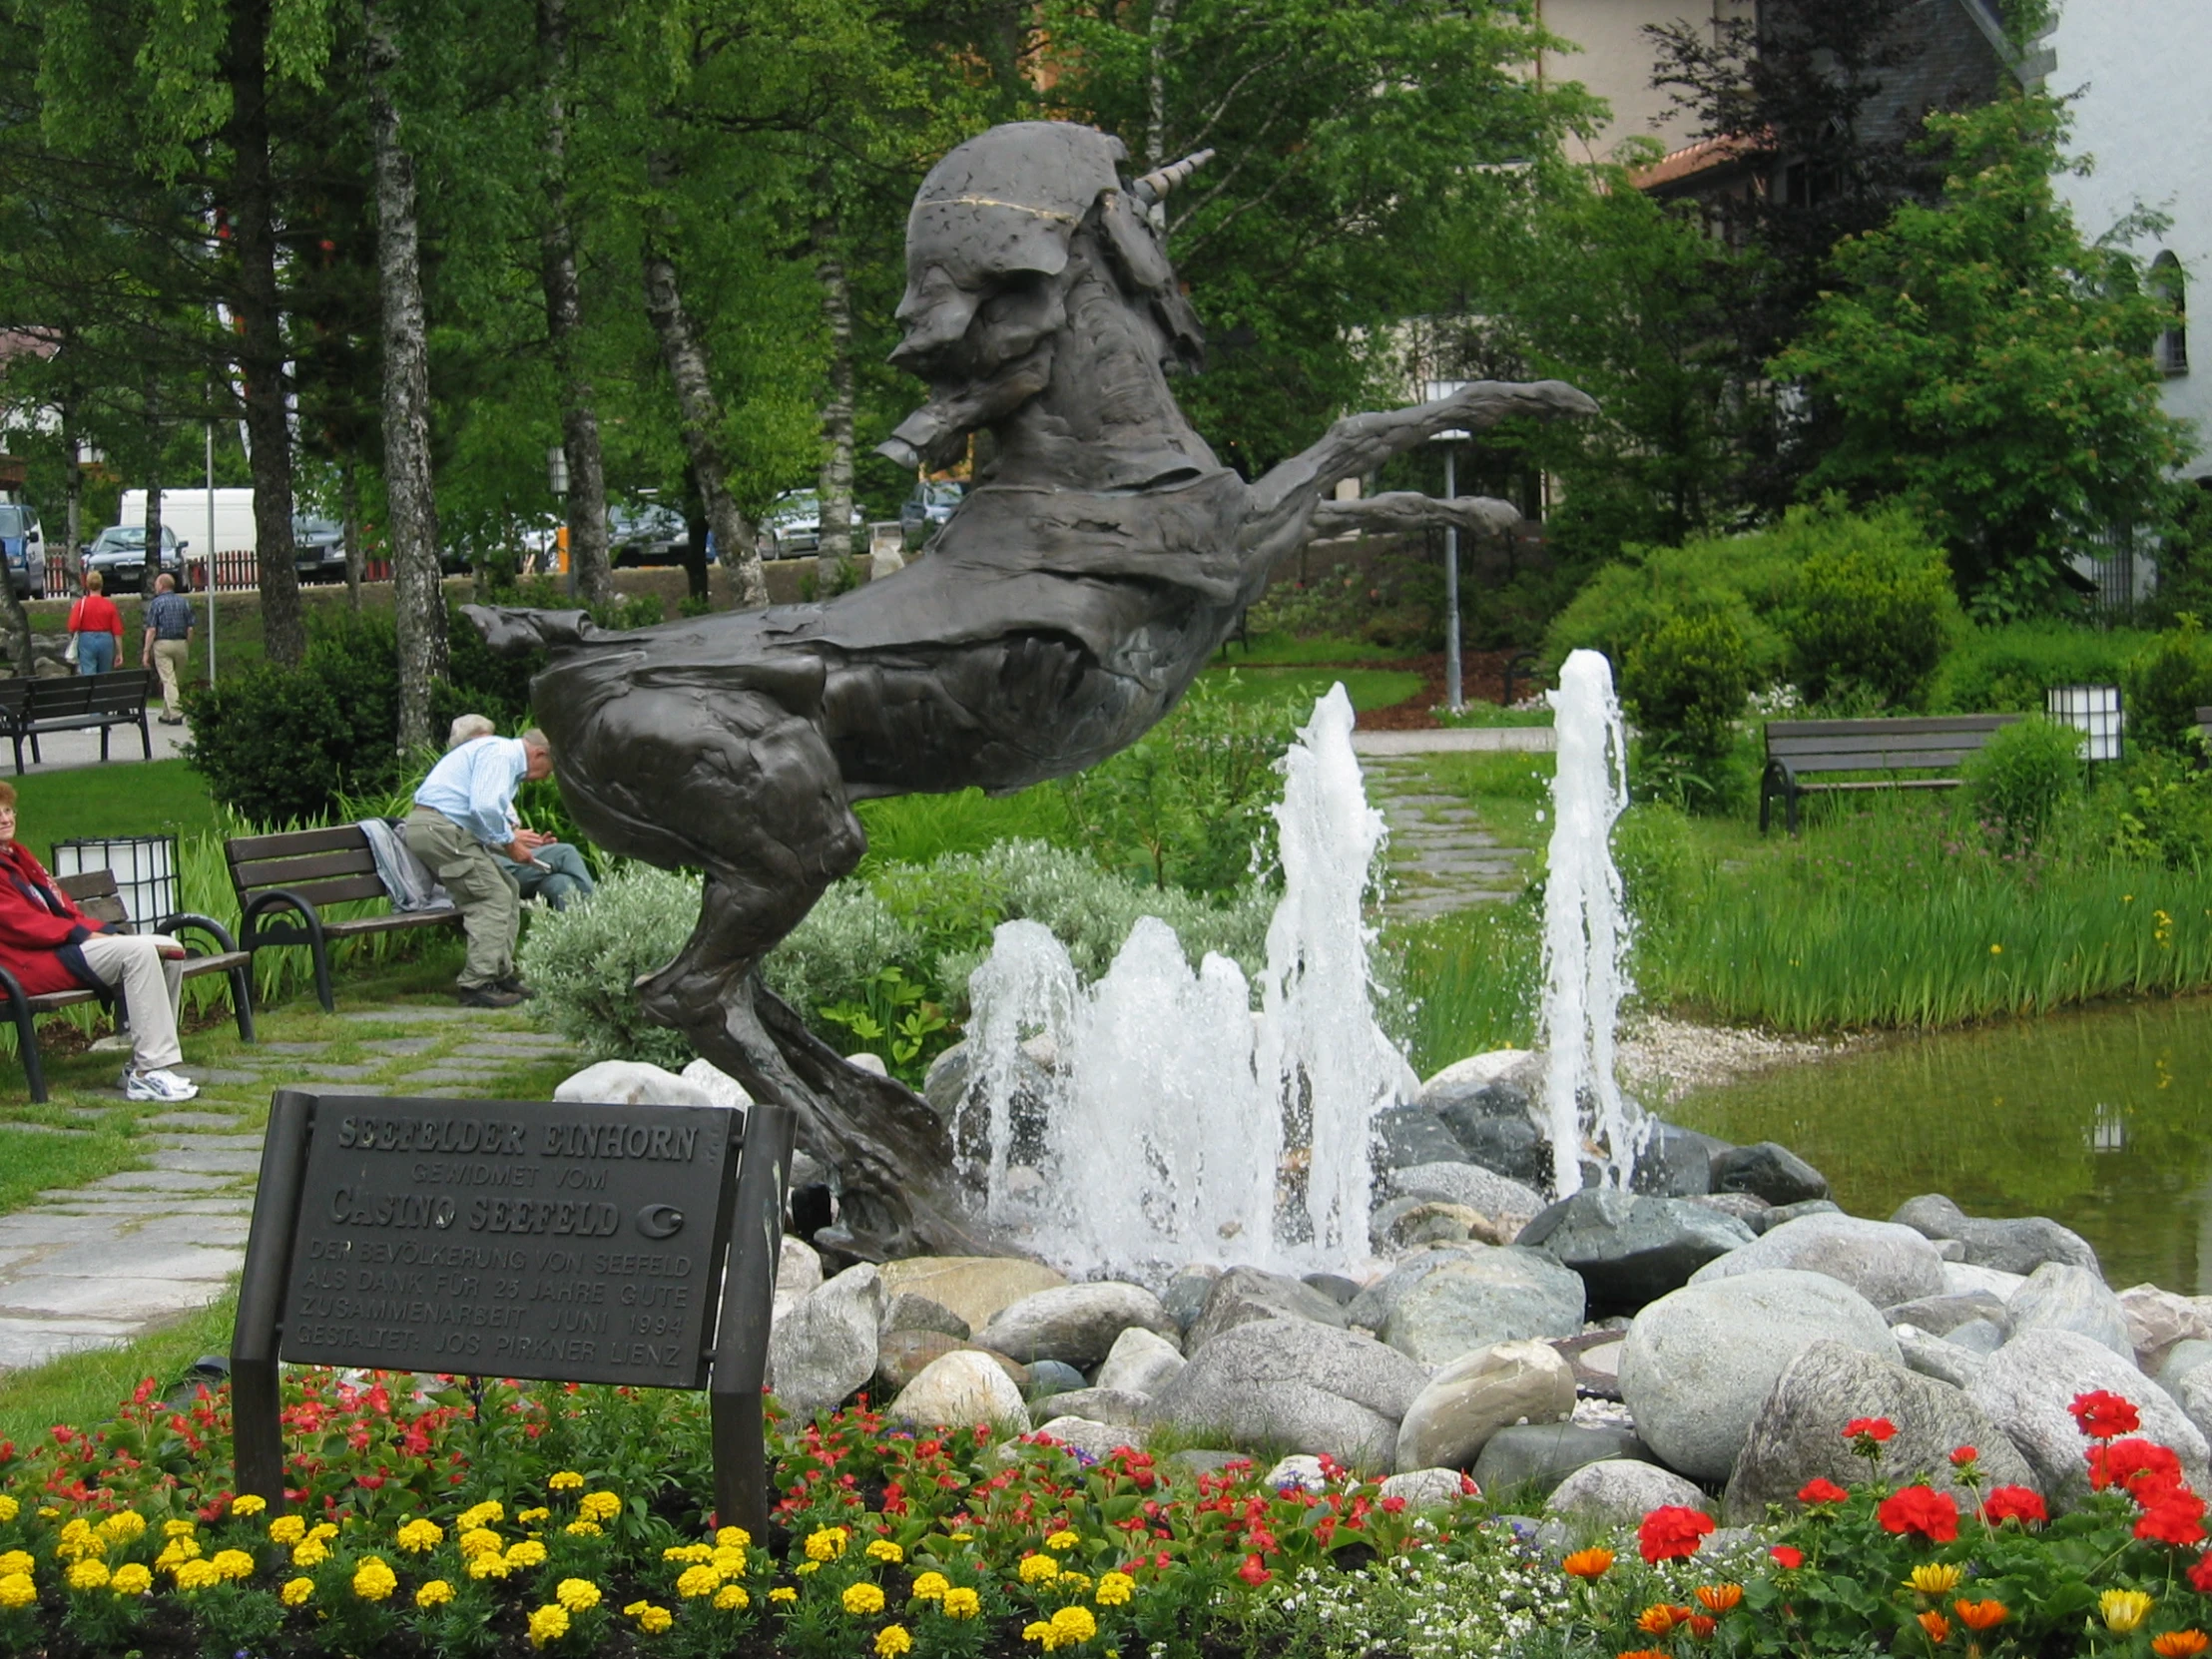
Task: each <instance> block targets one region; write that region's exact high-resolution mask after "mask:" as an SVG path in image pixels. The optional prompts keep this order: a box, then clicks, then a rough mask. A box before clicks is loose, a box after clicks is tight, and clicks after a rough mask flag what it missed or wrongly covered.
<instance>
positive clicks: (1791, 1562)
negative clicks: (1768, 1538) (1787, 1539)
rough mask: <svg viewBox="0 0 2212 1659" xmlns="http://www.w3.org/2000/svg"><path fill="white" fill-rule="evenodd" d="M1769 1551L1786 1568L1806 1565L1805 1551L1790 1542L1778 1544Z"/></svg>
mask: <svg viewBox="0 0 2212 1659" xmlns="http://www.w3.org/2000/svg"><path fill="white" fill-rule="evenodd" d="M1767 1553H1768V1554H1769V1555H1771V1556H1773V1557H1774V1558H1775V1561H1776V1562H1777V1564H1779V1565H1781V1566H1783V1567H1786V1568H1789V1567H1802V1566H1804V1565H1805V1551H1804V1550H1802V1549H1798V1548H1796V1547H1795V1546H1793V1545H1790V1544H1776V1545H1775V1546H1774V1547H1773V1548H1772V1549H1770V1550H1768V1551H1767Z"/></svg>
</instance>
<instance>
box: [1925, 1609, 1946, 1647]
mask: <svg viewBox="0 0 2212 1659" xmlns="http://www.w3.org/2000/svg"><path fill="white" fill-rule="evenodd" d="M1917 1616H1918V1617H1919V1619H1920V1621H1921V1628H1922V1629H1923V1630H1925V1631H1927V1632H1928V1639H1929V1640H1930V1641H1932V1642H1947V1641H1949V1640H1950V1620H1948V1619H1946V1618H1944V1617H1943V1615H1942V1614H1940V1613H1938V1612H1936V1611H1934V1610H1933V1609H1931V1610H1930V1611H1929V1612H1926V1613H1922V1614H1919V1615H1917Z"/></svg>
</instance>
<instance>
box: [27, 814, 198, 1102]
mask: <svg viewBox="0 0 2212 1659" xmlns="http://www.w3.org/2000/svg"><path fill="white" fill-rule="evenodd" d="M184 956H185V947H184V946H183V945H181V944H179V943H178V942H177V941H176V940H175V939H173V938H170V937H168V936H167V935H166V934H161V933H124V932H111V931H109V930H108V927H107V924H106V923H104V922H99V921H95V920H93V918H92V917H90V916H88V915H86V914H85V912H84V911H82V910H80V909H79V908H78V907H77V905H76V901H75V900H73V899H72V898H70V896H69V895H68V894H67V893H65V892H63V891H62V890H61V889H60V888H59V887H57V886H55V885H54V882H53V878H52V877H51V876H49V875H48V874H47V873H46V870H45V868H44V866H42V865H41V864H40V863H39V861H38V859H37V858H36V857H34V856H32V853H31V849H30V848H29V847H27V846H25V845H24V844H23V843H22V842H21V841H19V840H17V839H16V838H15V786H14V785H12V784H9V783H6V782H0V967H5V968H6V969H7V970H8V971H9V972H10V973H12V974H14V975H15V977H16V980H17V981H18V983H20V984H21V985H22V986H23V988H24V990H25V991H27V992H29V993H30V994H31V995H33V996H37V995H40V994H41V993H43V992H46V991H64V990H75V989H79V988H82V989H85V990H98V991H112V990H118V989H120V990H121V991H122V993H123V1001H124V1006H125V1007H126V1008H127V1009H128V1010H129V1013H130V1024H131V1036H132V1052H131V1063H130V1064H129V1065H127V1066H125V1067H124V1068H123V1093H124V1097H125V1098H126V1099H129V1100H190V1099H192V1098H193V1096H195V1095H197V1094H198V1093H199V1092H200V1086H199V1085H198V1084H197V1083H194V1082H193V1081H192V1080H191V1079H190V1078H185V1077H180V1076H178V1075H177V1073H176V1072H174V1071H172V1070H170V1069H169V1068H170V1067H172V1066H174V1065H176V1064H177V1062H178V1061H179V1060H182V1059H183V1058H184V1057H185V1051H184V1050H183V1049H182V1048H181V1047H179V1046H178V1042H177V990H178V984H179V980H180V975H181V971H182V967H183V963H184Z"/></svg>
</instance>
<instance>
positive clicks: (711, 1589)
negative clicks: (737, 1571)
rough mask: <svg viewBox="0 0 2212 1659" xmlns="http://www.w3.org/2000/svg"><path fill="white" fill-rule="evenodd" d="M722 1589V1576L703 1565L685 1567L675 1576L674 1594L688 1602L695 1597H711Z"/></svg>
mask: <svg viewBox="0 0 2212 1659" xmlns="http://www.w3.org/2000/svg"><path fill="white" fill-rule="evenodd" d="M721 1588H722V1574H721V1573H719V1572H717V1571H715V1569H714V1568H712V1567H710V1566H706V1565H704V1564H702V1565H699V1566H696V1567H686V1568H685V1569H684V1570H683V1571H682V1572H680V1573H678V1574H677V1575H676V1593H677V1594H678V1595H680V1596H683V1597H684V1598H685V1599H687V1600H689V1599H691V1598H693V1597H695V1596H711V1595H713V1594H714V1593H715V1592H716V1591H717V1590H719V1589H721Z"/></svg>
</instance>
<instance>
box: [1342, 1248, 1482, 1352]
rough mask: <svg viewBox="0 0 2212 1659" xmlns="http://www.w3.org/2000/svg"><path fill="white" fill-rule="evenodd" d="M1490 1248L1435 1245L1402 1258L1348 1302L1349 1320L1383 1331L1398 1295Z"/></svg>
mask: <svg viewBox="0 0 2212 1659" xmlns="http://www.w3.org/2000/svg"><path fill="white" fill-rule="evenodd" d="M1488 1249H1489V1246H1487V1245H1481V1244H1473V1243H1468V1244H1447V1245H1432V1246H1430V1247H1429V1248H1428V1249H1426V1250H1423V1251H1420V1252H1418V1253H1417V1254H1415V1255H1412V1256H1404V1257H1400V1258H1399V1259H1398V1260H1397V1261H1396V1262H1395V1263H1393V1264H1392V1265H1391V1267H1390V1271H1389V1272H1388V1273H1386V1274H1384V1275H1383V1277H1382V1278H1381V1279H1378V1280H1377V1281H1376V1282H1375V1283H1374V1284H1372V1285H1369V1286H1367V1287H1365V1288H1364V1289H1363V1290H1362V1291H1361V1292H1360V1294H1359V1295H1358V1296H1356V1297H1354V1298H1353V1299H1352V1300H1351V1301H1350V1302H1349V1303H1347V1304H1346V1305H1345V1323H1346V1324H1348V1325H1356V1326H1359V1327H1361V1328H1362V1329H1364V1330H1368V1331H1381V1330H1382V1329H1383V1326H1384V1325H1385V1324H1387V1323H1388V1322H1389V1318H1390V1310H1391V1309H1393V1308H1395V1307H1396V1306H1397V1303H1398V1298H1400V1297H1402V1296H1404V1295H1405V1293H1406V1292H1408V1291H1410V1290H1411V1289H1412V1288H1413V1287H1414V1286H1415V1285H1418V1284H1419V1283H1420V1282H1421V1281H1422V1280H1423V1279H1426V1278H1427V1277H1428V1276H1429V1275H1430V1274H1432V1273H1434V1272H1435V1271H1436V1270H1437V1269H1438V1268H1440V1267H1442V1266H1444V1265H1445V1264H1446V1263H1447V1262H1459V1261H1464V1260H1465V1259H1466V1258H1467V1257H1469V1256H1479V1255H1481V1254H1482V1253H1483V1252H1484V1251H1486V1250H1488Z"/></svg>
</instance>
